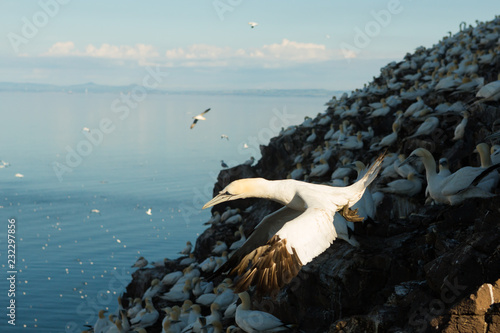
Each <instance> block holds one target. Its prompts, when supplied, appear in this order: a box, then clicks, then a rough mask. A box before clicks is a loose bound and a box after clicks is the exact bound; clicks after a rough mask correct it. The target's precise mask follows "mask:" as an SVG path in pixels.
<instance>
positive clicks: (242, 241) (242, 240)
mask: <svg viewBox="0 0 500 333" xmlns="http://www.w3.org/2000/svg"><path fill="white" fill-rule="evenodd" d="M234 235H235V236H238V235H239V236H240V239H238V240H237V241H235V242H233V243H232V244H231V246H230V247H229V250H237V249H239V248H240V247H241V246H242V245H243V244H245V242H246V241H247V238H246V237H245V233H244V232H243V226H242V225H240V227H239V229H238V231H236V232H235V233H234Z"/></svg>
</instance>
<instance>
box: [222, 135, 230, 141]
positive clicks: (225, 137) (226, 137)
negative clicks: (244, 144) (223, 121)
mask: <svg viewBox="0 0 500 333" xmlns="http://www.w3.org/2000/svg"><path fill="white" fill-rule="evenodd" d="M220 138H221V139H226V140H227V141H229V137H228V136H227V135H226V134H221V135H220Z"/></svg>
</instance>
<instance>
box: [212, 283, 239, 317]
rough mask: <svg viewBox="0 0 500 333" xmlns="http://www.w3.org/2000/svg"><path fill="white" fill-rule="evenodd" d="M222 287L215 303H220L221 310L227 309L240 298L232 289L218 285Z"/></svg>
mask: <svg viewBox="0 0 500 333" xmlns="http://www.w3.org/2000/svg"><path fill="white" fill-rule="evenodd" d="M218 288H219V289H220V291H219V293H218V294H217V297H216V298H215V299H214V303H217V304H218V305H219V309H220V311H226V309H227V307H228V306H229V305H230V304H231V303H233V302H234V301H236V300H237V299H238V295H236V294H235V293H234V292H233V290H232V289H230V288H228V287H226V286H225V285H222V286H220V287H218Z"/></svg>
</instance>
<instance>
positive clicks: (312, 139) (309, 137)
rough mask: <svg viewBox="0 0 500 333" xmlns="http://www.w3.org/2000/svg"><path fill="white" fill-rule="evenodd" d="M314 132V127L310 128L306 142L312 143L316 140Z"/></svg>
mask: <svg viewBox="0 0 500 333" xmlns="http://www.w3.org/2000/svg"><path fill="white" fill-rule="evenodd" d="M316 137H317V136H316V132H315V131H314V128H313V129H312V132H311V134H310V135H309V136H308V137H307V139H306V142H307V143H312V142H314V141H315V140H316Z"/></svg>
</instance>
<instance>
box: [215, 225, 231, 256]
mask: <svg viewBox="0 0 500 333" xmlns="http://www.w3.org/2000/svg"><path fill="white" fill-rule="evenodd" d="M226 222H227V221H226ZM226 250H227V245H226V243H225V242H223V241H217V242H215V246H214V248H213V249H212V253H214V254H221V253H222V252H224V251H226Z"/></svg>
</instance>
